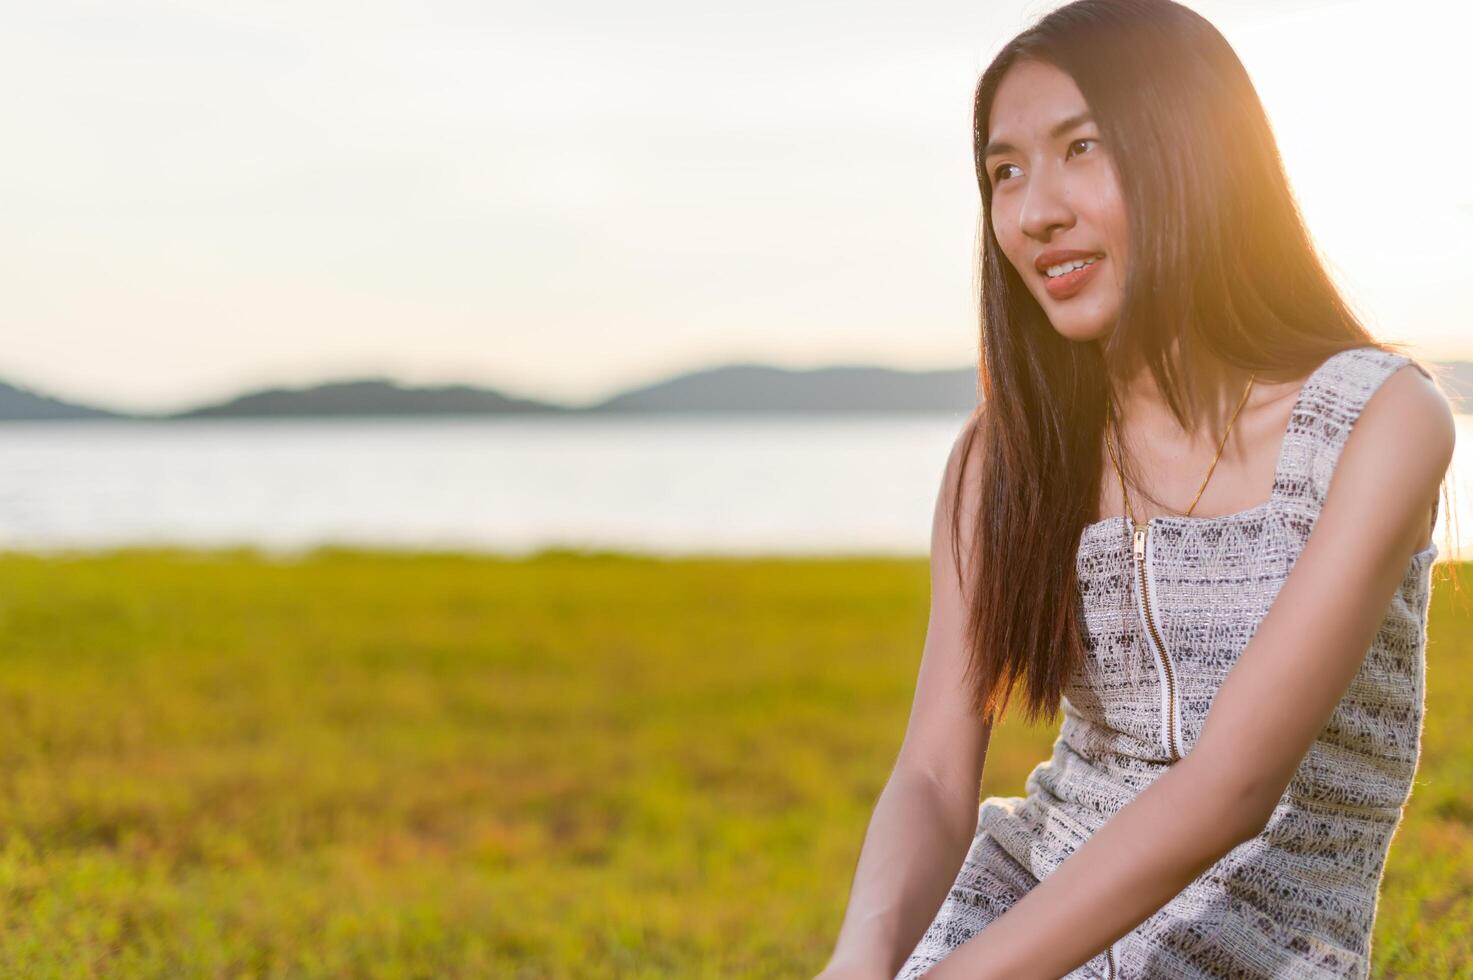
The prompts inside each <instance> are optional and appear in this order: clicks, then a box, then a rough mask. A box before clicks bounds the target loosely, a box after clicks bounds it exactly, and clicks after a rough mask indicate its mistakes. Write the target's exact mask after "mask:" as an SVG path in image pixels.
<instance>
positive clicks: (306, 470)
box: [0, 414, 1473, 558]
mask: <svg viewBox="0 0 1473 980" xmlns="http://www.w3.org/2000/svg"><path fill="white" fill-rule="evenodd" d="M962 421H963V416H961V415H959V414H957V415H831V416H815V415H801V416H794V415H769V416H753V415H725V416H713V415H687V416H662V417H654V418H651V417H645V418H613V417H610V418H578V419H567V418H551V417H548V418H516V419H510V418H497V419H487V418H484V417H476V418H471V417H465V418H459V417H450V418H446V417H437V418H425V419H412V418H411V419H332V420H310V421H304V420H300V419H292V420H269V421H261V420H249V421H246V420H191V421H177V422H122V421H98V422H34V423H31V422H10V423H4V424H0V454H3V459H4V460H5V466H4V467H3V469H0V549H8V550H23V551H33V552H42V553H49V552H56V551H60V550H72V549H84V550H93V549H103V548H109V547H114V546H120V545H132V544H149V545H153V544H173V545H185V546H201V547H214V546H229V545H247V546H254V547H258V548H260V549H262V550H263V551H266V552H271V553H294V552H300V551H302V550H305V549H310V548H312V547H314V546H317V545H320V544H344V545H354V546H372V547H383V548H394V549H401V548H402V549H413V548H431V549H454V550H464V551H479V552H503V553H509V554H523V553H526V552H529V551H533V550H536V549H539V548H543V547H550V546H561V547H572V548H610V549H623V550H633V551H641V552H665V553H678V554H690V553H709V554H754V553H783V554H815V553H824V554H853V553H871V554H874V553H881V554H909V555H923V554H925V553H926V551H927V549H928V547H929V538H930V525H931V513H932V508H933V506H934V503H935V499H936V492H937V489H938V486H939V481H940V478H941V473H942V468H943V466H944V465H945V461H946V455H947V451H948V449H949V448H950V446H951V443H952V440H953V439H954V438H955V436H956V433H957V431H958V430H959V428H960V426H961V423H962ZM1458 431H1459V438H1458V451H1457V457H1456V459H1455V461H1454V471H1455V474H1456V478H1457V483H1456V490H1457V497H1458V498H1461V497H1463V496H1465V494H1464V492H1463V491H1464V488H1466V487H1468V486H1470V482H1469V478H1470V476H1473V450H1470V449H1469V446H1470V440H1469V437H1470V436H1473V416H1466V415H1463V416H1458ZM1456 503H1457V504H1458V505H1460V506H1459V518H1460V520H1459V524H1460V525H1461V527H1460V529H1461V530H1463V532H1464V533H1463V537H1464V540H1463V547H1466V542H1467V537H1468V530H1467V529H1468V528H1470V527H1473V521H1470V519H1469V518H1470V516H1473V515H1470V512H1469V508H1468V502H1467V501H1466V500H1463V499H1457V500H1456ZM1445 519H1446V514H1440V516H1439V526H1438V532H1437V533H1438V539H1437V540H1438V547H1439V549H1440V557H1443V558H1446V557H1453V554H1452V553H1450V552H1449V550H1448V548H1447V544H1446V542H1445V541H1444V540H1443V538H1442V534H1443V525H1444V523H1445Z"/></svg>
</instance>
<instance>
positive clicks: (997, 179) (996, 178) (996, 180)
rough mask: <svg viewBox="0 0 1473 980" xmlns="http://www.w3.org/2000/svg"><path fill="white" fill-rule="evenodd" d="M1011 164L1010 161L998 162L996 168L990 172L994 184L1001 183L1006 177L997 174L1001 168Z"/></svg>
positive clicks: (1000, 171)
mask: <svg viewBox="0 0 1473 980" xmlns="http://www.w3.org/2000/svg"><path fill="white" fill-rule="evenodd" d="M1011 166H1012V164H1011V163H1000V164H998V165H997V169H996V170H994V171H993V172H992V182H993V183H994V184H998V183H1001V182H1002V181H1003V180H1006V179H1007V178H1005V177H999V176H998V174H1000V173H1002V170H1003V168H1004V167H1011Z"/></svg>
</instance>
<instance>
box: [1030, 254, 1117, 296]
mask: <svg viewBox="0 0 1473 980" xmlns="http://www.w3.org/2000/svg"><path fill="white" fill-rule="evenodd" d="M1060 261H1064V262H1067V261H1069V260H1068V259H1062V260H1060ZM1104 264H1105V260H1104V258H1103V257H1101V258H1099V259H1096V260H1095V261H1093V262H1091V263H1090V264H1089V265H1085V266H1080V267H1079V268H1077V269H1074V270H1072V271H1070V272H1066V273H1064V274H1063V275H1062V276H1054V277H1053V278H1052V279H1050V278H1049V277H1048V276H1047V274H1045V275H1044V280H1043V288H1044V289H1045V290H1047V291H1048V294H1049V296H1051V297H1053V298H1054V299H1055V300H1065V299H1068V298H1069V297H1071V296H1073V295H1074V294H1076V293H1078V292H1079V291H1080V290H1082V289H1083V288H1084V287H1085V285H1086V284H1088V283H1090V282H1091V281H1093V280H1094V278H1095V276H1096V275H1098V274H1099V269H1100V266H1102V265H1104Z"/></svg>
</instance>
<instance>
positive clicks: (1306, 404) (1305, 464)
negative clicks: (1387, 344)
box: [1273, 347, 1431, 521]
mask: <svg viewBox="0 0 1473 980" xmlns="http://www.w3.org/2000/svg"><path fill="white" fill-rule="evenodd" d="M1407 364H1415V365H1416V367H1417V369H1418V370H1419V371H1421V372H1422V373H1423V374H1427V369H1426V368H1424V367H1422V365H1420V364H1417V362H1416V361H1414V360H1412V359H1411V358H1410V357H1407V356H1406V355H1404V354H1397V353H1394V352H1392V351H1386V350H1382V349H1380V348H1379V347H1351V348H1348V349H1346V350H1342V351H1337V352H1336V353H1334V354H1332V355H1330V356H1329V357H1327V358H1326V359H1325V360H1324V361H1322V362H1321V363H1320V366H1319V367H1317V368H1315V370H1314V372H1313V373H1312V374H1311V375H1310V376H1309V377H1308V378H1307V379H1306V380H1305V382H1304V385H1303V386H1302V387H1301V388H1300V391H1299V394H1298V396H1297V397H1296V398H1295V400H1294V408H1293V410H1292V411H1291V412H1290V414H1289V427H1288V429H1287V430H1286V431H1285V433H1284V444H1283V448H1282V449H1281V450H1280V452H1279V460H1278V465H1277V469H1276V470H1275V476H1274V490H1273V492H1274V497H1275V499H1277V500H1279V501H1281V502H1283V503H1285V504H1287V505H1288V507H1289V509H1290V510H1293V511H1298V512H1299V513H1301V514H1304V515H1306V516H1308V517H1309V518H1310V519H1311V521H1312V520H1313V517H1314V516H1315V515H1318V513H1319V510H1320V508H1321V507H1323V506H1324V503H1325V497H1326V495H1327V494H1328V493H1329V490H1330V478H1331V477H1333V476H1334V474H1335V464H1336V463H1337V462H1338V461H1339V459H1340V452H1341V450H1342V449H1344V448H1345V443H1346V440H1348V439H1349V438H1350V430H1351V429H1352V428H1353V427H1354V426H1355V422H1356V419H1358V418H1360V414H1361V411H1362V410H1363V409H1364V408H1365V407H1366V404H1367V403H1368V402H1369V401H1370V400H1371V396H1372V395H1374V394H1375V393H1376V391H1377V389H1379V388H1380V387H1381V384H1382V383H1383V382H1384V381H1385V380H1386V379H1387V378H1389V377H1391V375H1392V374H1394V373H1395V372H1396V371H1397V370H1398V369H1399V368H1401V367H1403V366H1405V365H1407ZM1428 377H1431V375H1428Z"/></svg>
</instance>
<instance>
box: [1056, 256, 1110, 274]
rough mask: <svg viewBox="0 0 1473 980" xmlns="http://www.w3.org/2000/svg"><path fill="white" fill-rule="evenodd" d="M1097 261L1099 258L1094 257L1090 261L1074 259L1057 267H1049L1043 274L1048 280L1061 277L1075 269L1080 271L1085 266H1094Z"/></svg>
mask: <svg viewBox="0 0 1473 980" xmlns="http://www.w3.org/2000/svg"><path fill="white" fill-rule="evenodd" d="M1099 260H1100V256H1098V255H1096V256H1095V257H1094V258H1092V259H1075V260H1074V261H1072V262H1062V263H1060V264H1059V265H1051V266H1049V267H1048V268H1047V269H1046V270H1044V274H1045V275H1047V276H1048V277H1049V278H1050V279H1053V278H1056V277H1057V276H1062V275H1064V274H1065V273H1068V272H1073V271H1074V270H1075V269H1082V268H1084V267H1085V266H1087V265H1094V264H1095V263H1096V262H1098V261H1099Z"/></svg>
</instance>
